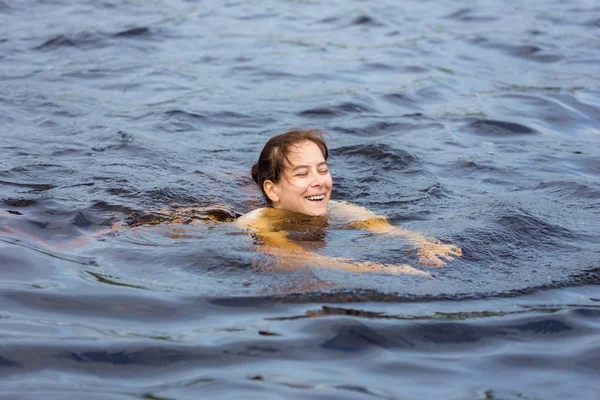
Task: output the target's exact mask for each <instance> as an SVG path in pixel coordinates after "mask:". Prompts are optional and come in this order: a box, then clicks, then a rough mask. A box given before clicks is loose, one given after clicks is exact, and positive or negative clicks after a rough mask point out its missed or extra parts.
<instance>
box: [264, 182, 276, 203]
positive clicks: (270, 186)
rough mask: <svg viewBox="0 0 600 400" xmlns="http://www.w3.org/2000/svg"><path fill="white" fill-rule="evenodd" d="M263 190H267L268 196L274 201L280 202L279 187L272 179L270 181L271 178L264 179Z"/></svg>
mask: <svg viewBox="0 0 600 400" xmlns="http://www.w3.org/2000/svg"><path fill="white" fill-rule="evenodd" d="M263 190H264V191H265V193H266V195H267V197H268V198H269V199H270V200H271V201H272V202H273V203H279V195H278V194H277V188H276V187H275V184H274V183H273V182H272V181H270V180H266V181H264V183H263Z"/></svg>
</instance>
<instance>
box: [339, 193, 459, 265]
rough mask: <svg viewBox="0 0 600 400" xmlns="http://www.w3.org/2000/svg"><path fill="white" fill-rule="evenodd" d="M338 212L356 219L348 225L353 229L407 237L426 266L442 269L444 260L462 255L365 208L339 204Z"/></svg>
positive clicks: (450, 247) (452, 248) (451, 247)
mask: <svg viewBox="0 0 600 400" xmlns="http://www.w3.org/2000/svg"><path fill="white" fill-rule="evenodd" d="M336 210H337V211H338V212H340V213H341V214H344V215H346V216H348V217H351V218H354V220H353V221H352V222H350V223H348V224H347V225H348V226H350V227H352V228H356V229H363V230H366V231H369V232H374V233H380V234H385V235H393V236H403V237H405V238H406V239H408V240H409V241H410V242H412V243H413V244H414V245H415V246H416V248H417V257H418V258H419V262H421V263H422V264H424V265H431V266H436V267H441V266H444V265H445V264H446V263H445V262H444V261H442V258H443V259H445V260H453V259H454V257H453V256H461V255H462V250H461V249H460V248H459V247H458V246H455V245H453V244H446V243H442V242H440V241H439V240H437V239H430V238H427V237H425V236H423V235H421V234H420V233H418V232H411V231H408V230H406V229H404V228H402V227H399V226H394V225H392V224H390V223H389V221H388V220H387V218H386V217H382V216H379V215H377V214H375V213H373V212H372V211H369V210H367V209H366V208H364V207H360V206H357V205H354V204H350V203H337V204H336Z"/></svg>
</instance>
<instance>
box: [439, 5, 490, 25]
mask: <svg viewBox="0 0 600 400" xmlns="http://www.w3.org/2000/svg"><path fill="white" fill-rule="evenodd" d="M445 18H447V19H453V20H456V21H460V22H491V21H498V20H499V19H500V17H498V16H491V15H490V16H486V15H477V12H476V10H473V9H472V8H461V9H459V10H457V11H455V12H453V13H451V14H449V15H447V16H446V17H445Z"/></svg>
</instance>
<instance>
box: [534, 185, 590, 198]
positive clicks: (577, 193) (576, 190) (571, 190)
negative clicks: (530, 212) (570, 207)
mask: <svg viewBox="0 0 600 400" xmlns="http://www.w3.org/2000/svg"><path fill="white" fill-rule="evenodd" d="M594 186H596V187H594ZM535 190H541V191H544V192H547V193H550V194H552V195H555V196H558V197H562V198H565V199H581V198H584V199H592V200H598V201H600V188H599V187H597V185H592V182H590V183H589V184H584V183H580V182H571V181H553V182H542V183H540V184H538V185H537V186H536V187H535Z"/></svg>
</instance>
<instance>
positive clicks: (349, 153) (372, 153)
mask: <svg viewBox="0 0 600 400" xmlns="http://www.w3.org/2000/svg"><path fill="white" fill-rule="evenodd" d="M331 153H332V155H335V156H336V157H343V158H346V159H348V160H352V159H362V161H361V162H363V163H364V162H367V163H369V162H373V161H375V162H376V163H377V164H378V165H379V166H380V167H383V168H385V169H386V170H406V169H408V168H409V167H414V166H418V165H419V162H418V160H417V158H416V157H415V156H413V155H412V154H410V153H409V152H407V151H405V150H398V149H393V148H391V147H389V146H387V145H385V144H373V145H358V146H347V147H339V148H336V149H332V151H331Z"/></svg>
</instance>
